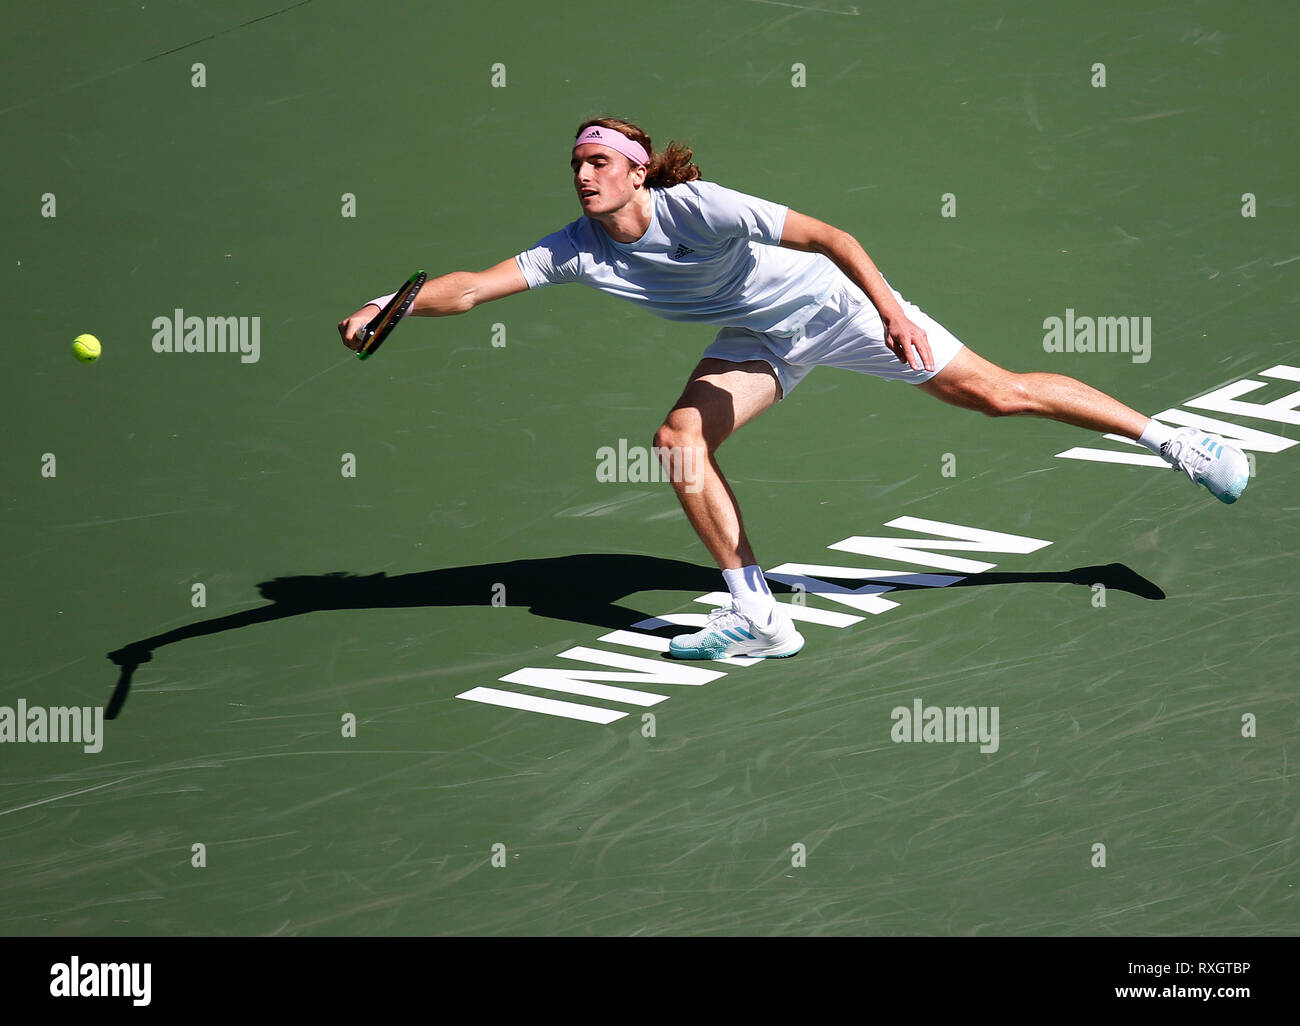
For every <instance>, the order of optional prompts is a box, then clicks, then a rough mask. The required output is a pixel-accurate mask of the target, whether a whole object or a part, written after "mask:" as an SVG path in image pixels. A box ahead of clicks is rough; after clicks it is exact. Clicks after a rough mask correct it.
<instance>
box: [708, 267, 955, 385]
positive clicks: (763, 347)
mask: <svg viewBox="0 0 1300 1026" xmlns="http://www.w3.org/2000/svg"><path fill="white" fill-rule="evenodd" d="M885 284H886V285H888V284H889V283H888V282H886V283H885ZM891 291H892V292H893V293H894V296H895V297H896V298H897V299H898V301H899V303H901V304H902V306H903V312H904V313H905V314H906V315H907V317H908V319H909V320H910V321H911V322H912V323H913V324H915V325H916V326H917V327H919V328H921V329H923V330H924V331H925V337H926V340H927V341H928V342H929V343H930V352H931V353H932V354H933V356H934V370H932V371H928V370H924V369H922V370H919V371H917V370H912V368H911V367H909V366H908V365H907V364H905V363H903V362H902V361H901V360H899V358H898V357H897V356H895V355H894V354H893V352H892V351H891V350H890V349H889V348H888V347H887V346H886V345H885V328H884V324H883V323H882V322H881V320H880V313H879V312H878V311H877V310H876V307H875V305H874V304H873V303H872V302H871V300H870V299H868V298H867V296H866V294H865V293H863V291H862V290H861V289H860V288H858V286H857V285H855V284H854V283H853V282H851V281H849V280H848V279H847V278H845V279H844V282H843V283H842V284H841V285H840V287H839V288H837V289H836V290H835V291H834V292H832V293H831V295H830V297H829V298H828V299H827V300H826V303H825V305H824V306H823V307H822V308H821V309H820V310H818V311H817V313H815V314H814V315H813V317H812V319H811V320H810V321H809V322H808V323H807V324H806V325H805V326H804V330H803V332H802V334H800V335H796V336H794V337H783V336H780V335H772V334H769V333H767V332H762V331H754V330H752V329H750V328H723V329H722V330H721V331H720V332H718V337H717V338H716V339H714V340H713V343H712V344H711V345H710V346H709V348H708V349H706V350H704V353H703V356H702V357H701V359H704V358H712V359H715V360H727V361H729V362H731V363H744V362H745V361H747V360H763V361H765V362H766V363H767V364H768V365H769V366H771V368H772V370H774V371H775V372H776V376H777V379H778V380H779V381H780V382H781V397H782V398H785V397H786V396H788V395H789V394H790V392H791V390H793V389H794V387H795V385H797V384H799V382H800V381H802V380H803V379H804V377H805V376H806V375H807V374H808V372H809V371H810V370H812V369H813V368H814V367H821V366H825V367H843V368H844V369H845V370H851V371H857V372H858V373H859V374H872V375H874V376H875V377H878V378H884V379H885V380H886V381H907V382H910V383H911V384H914V385H916V384H920V383H921V382H922V381H928V380H929V379H930V378H932V377H934V376H935V375H936V374H938V373H939V371H941V370H943V368H944V367H945V366H947V364H948V362H949V361H950V360H951V359H952V358H953V357H954V356H956V355H957V353H958V352H959V351H960V350H961V348H962V343H961V342H960V341H958V339H957V338H956V337H954V335H953V334H952V332H950V331H949V330H948V329H947V328H945V327H944V326H943V325H942V324H940V323H939V322H938V321H936V320H935V319H934V318H933V317H931V316H930V315H929V314H927V313H925V312H923V311H922V310H921V309H919V308H918V307H917V306H916V305H915V304H913V303H909V302H908V301H907V300H906V299H904V298H903V297H902V296H901V295H899V293H898V290H897V289H892V288H891Z"/></svg>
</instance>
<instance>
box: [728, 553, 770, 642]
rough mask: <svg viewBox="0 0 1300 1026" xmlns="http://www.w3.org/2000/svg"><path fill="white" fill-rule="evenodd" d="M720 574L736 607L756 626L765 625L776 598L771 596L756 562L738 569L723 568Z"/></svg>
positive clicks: (768, 621)
mask: <svg viewBox="0 0 1300 1026" xmlns="http://www.w3.org/2000/svg"><path fill="white" fill-rule="evenodd" d="M722 576H723V579H724V580H726V582H727V590H728V591H729V592H731V599H732V601H733V602H734V603H735V604H736V607H737V608H738V609H739V610H740V611H741V612H742V613H744V614H745V615H746V616H747V617H749V618H750V619H751V620H753V621H754V623H756V624H758V626H760V627H766V626H767V625H768V623H770V622H771V619H772V612H773V610H775V609H776V599H774V598H773V597H772V592H771V591H770V590H769V589H768V586H767V580H766V579H765V578H764V577H763V571H762V570H760V569H759V568H758V564H754V565H753V566H742V567H741V568H740V569H739V570H723V571H722Z"/></svg>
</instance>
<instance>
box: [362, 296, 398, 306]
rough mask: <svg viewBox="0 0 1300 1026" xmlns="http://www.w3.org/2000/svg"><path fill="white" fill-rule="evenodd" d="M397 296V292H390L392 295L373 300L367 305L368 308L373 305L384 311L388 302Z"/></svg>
mask: <svg viewBox="0 0 1300 1026" xmlns="http://www.w3.org/2000/svg"><path fill="white" fill-rule="evenodd" d="M395 295H397V293H396V292H390V293H389V294H388V295H386V296H380V297H379V298H378V299H372V300H371V301H370V302H369V303H367V304H366V305H367V306H372V305H373V306H377V307H379V309H381V310H382V309H383V308H384V307H386V306H387V305H388V301H389V300H390V299H392V298H393V297H394V296H395Z"/></svg>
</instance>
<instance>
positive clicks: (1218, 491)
mask: <svg viewBox="0 0 1300 1026" xmlns="http://www.w3.org/2000/svg"><path fill="white" fill-rule="evenodd" d="M1160 455H1161V456H1162V457H1163V458H1164V459H1165V460H1166V462H1168V463H1170V464H1171V465H1172V466H1173V468H1174V469H1175V470H1181V471H1182V472H1183V473H1184V474H1186V475H1187V476H1188V478H1189V479H1190V480H1191V481H1192V483H1193V484H1199V485H1205V487H1206V489H1207V490H1208V491H1209V493H1210V494H1211V495H1213V496H1214V497H1215V498H1216V499H1218V500H1219V501H1220V502H1236V501H1237V500H1238V499H1239V498H1241V493H1242V492H1244V491H1245V490H1246V485H1247V484H1248V483H1249V482H1250V463H1249V461H1248V460H1247V459H1246V454H1245V453H1243V452H1242V451H1241V450H1240V449H1237V448H1235V447H1233V446H1231V445H1229V444H1228V443H1227V442H1225V441H1224V440H1223V439H1222V438H1219V437H1218V436H1217V435H1211V434H1209V433H1208V432H1205V431H1200V430H1198V429H1196V428H1192V427H1182V428H1179V429H1178V430H1177V431H1175V432H1174V435H1173V437H1172V438H1170V439H1169V441H1167V442H1166V443H1165V444H1164V445H1163V446H1161V447H1160Z"/></svg>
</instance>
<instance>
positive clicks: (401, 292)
mask: <svg viewBox="0 0 1300 1026" xmlns="http://www.w3.org/2000/svg"><path fill="white" fill-rule="evenodd" d="M428 280H429V276H428V275H427V274H425V273H424V272H423V271H416V272H415V273H414V274H413V275H411V276H410V277H409V278H407V279H406V284H405V285H403V286H402V287H401V288H400V289H398V290H397V294H396V295H394V296H393V298H392V299H390V300H389V301H388V305H387V306H385V307H384V308H383V309H382V310H380V311H379V316H378V317H376V318H375V319H374V320H373V321H370V322H368V323H366V324H363V325H362V326H361V327H360V328H359V329H357V334H356V340H357V341H359V342H360V343H361V344H360V345H359V346H357V359H358V360H364V359H366V358H367V357H368V356H370V355H371V354H372V353H374V351H375V350H376V349H378V348H379V347H380V346H382V345H383V344H384V339H386V338H388V336H389V335H391V334H392V333H393V329H394V328H396V327H397V322H398V321H400V320H401V319H402V318H403V317H405V316H406V312H407V311H408V310H410V309H411V304H412V303H414V302H415V295H416V293H417V292H419V291H420V286H421V285H423V284H424V283H425V282H426V281H428Z"/></svg>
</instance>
